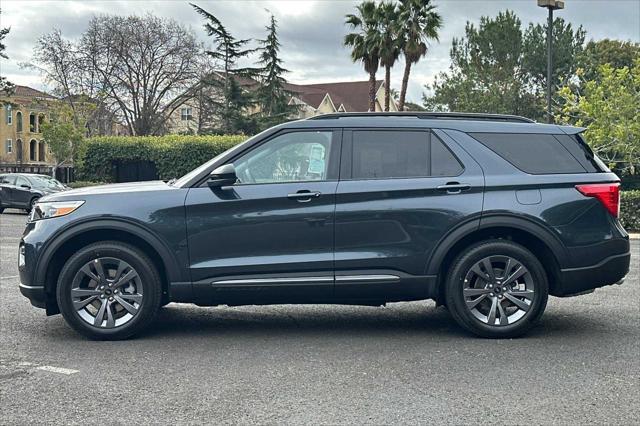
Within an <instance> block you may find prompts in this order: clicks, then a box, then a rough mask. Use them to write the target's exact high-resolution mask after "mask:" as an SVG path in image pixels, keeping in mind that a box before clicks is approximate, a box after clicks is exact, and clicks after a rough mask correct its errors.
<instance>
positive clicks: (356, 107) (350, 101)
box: [287, 80, 382, 112]
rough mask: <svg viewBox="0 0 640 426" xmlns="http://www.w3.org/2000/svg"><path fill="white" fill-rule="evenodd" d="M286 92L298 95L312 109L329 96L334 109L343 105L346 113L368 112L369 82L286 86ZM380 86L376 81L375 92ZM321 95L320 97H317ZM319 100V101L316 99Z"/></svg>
mask: <svg viewBox="0 0 640 426" xmlns="http://www.w3.org/2000/svg"><path fill="white" fill-rule="evenodd" d="M288 86H290V87H287V89H288V90H290V91H292V92H295V93H299V94H300V95H299V97H300V98H301V99H302V100H303V101H304V102H305V103H307V104H309V105H311V106H312V107H314V108H318V106H320V102H322V99H323V98H324V94H326V93H328V94H329V96H331V100H332V101H333V103H334V105H335V107H336V108H338V107H339V106H340V104H342V105H344V107H345V109H346V110H347V111H353V112H364V111H368V110H369V81H368V80H364V81H341V82H337V83H314V84H288ZM380 86H382V80H376V92H377V91H378V90H379V89H380ZM319 93H321V94H322V97H320V98H319V97H318V94H319ZM318 98H319V99H318Z"/></svg>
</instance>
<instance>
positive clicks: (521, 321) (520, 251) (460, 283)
mask: <svg viewBox="0 0 640 426" xmlns="http://www.w3.org/2000/svg"><path fill="white" fill-rule="evenodd" d="M514 277H515V278H514ZM548 297H549V284H548V280H547V274H546V272H545V270H544V267H543V266H542V264H541V263H540V261H539V260H538V258H536V256H535V255H533V253H531V252H530V251H529V250H527V249H526V248H524V247H523V246H521V245H519V244H516V243H514V242H511V241H507V240H490V241H484V242H481V243H478V244H474V245H472V246H470V247H468V248H467V249H465V250H464V251H463V252H462V253H460V255H458V257H457V258H456V259H455V260H454V262H453V263H452V267H451V268H450V269H449V273H448V277H447V280H446V284H445V300H446V304H447V306H448V308H449V312H451V315H452V316H453V318H454V319H455V320H456V322H457V323H458V324H459V325H460V326H462V327H463V328H465V329H466V330H468V331H470V332H472V333H474V334H476V335H478V336H482V337H488V338H510V337H517V336H520V335H522V334H524V333H526V332H527V331H529V330H530V329H531V328H532V327H533V326H534V325H535V324H536V323H537V322H538V320H539V319H540V317H541V316H542V314H543V312H544V310H545V308H546V306H547V299H548Z"/></svg>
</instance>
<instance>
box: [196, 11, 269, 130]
mask: <svg viewBox="0 0 640 426" xmlns="http://www.w3.org/2000/svg"><path fill="white" fill-rule="evenodd" d="M190 4H191V6H192V7H193V8H194V9H195V11H196V12H197V13H198V14H199V15H200V16H202V17H203V18H204V19H205V20H206V23H205V24H204V29H205V31H206V32H207V34H208V35H209V36H210V37H213V41H214V45H215V50H209V51H207V52H206V53H207V55H209V57H211V58H212V59H213V60H214V61H215V62H216V63H220V64H221V65H222V70H221V71H220V72H211V73H209V74H207V75H206V76H205V77H203V78H202V81H201V93H202V95H201V98H202V104H203V109H202V111H201V114H204V115H205V117H204V118H203V121H204V122H205V123H207V125H206V126H202V130H204V132H221V133H239V132H243V133H246V132H247V130H246V129H249V128H252V127H254V124H252V123H253V122H254V121H255V120H253V119H252V118H247V117H246V115H245V113H246V110H247V109H248V108H249V107H251V106H252V105H253V103H254V102H253V100H252V96H251V94H250V93H249V92H248V91H245V90H243V89H242V87H241V86H240V84H239V82H238V79H239V78H242V77H254V76H255V75H256V74H257V70H256V69H254V68H249V67H238V61H239V60H240V59H242V58H244V57H246V56H248V55H250V54H251V53H253V52H255V49H248V48H247V47H246V46H247V44H248V43H249V42H250V41H251V39H241V40H238V39H236V38H235V37H233V35H232V34H231V33H230V32H229V30H228V29H227V28H226V27H225V26H224V25H222V22H220V20H219V19H218V18H216V17H215V16H214V15H212V14H210V13H209V12H207V11H206V10H204V9H202V8H201V7H199V6H197V5H195V4H193V3H190Z"/></svg>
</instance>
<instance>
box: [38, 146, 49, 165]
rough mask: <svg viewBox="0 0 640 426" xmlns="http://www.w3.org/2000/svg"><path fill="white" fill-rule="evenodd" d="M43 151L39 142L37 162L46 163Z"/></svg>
mask: <svg viewBox="0 0 640 426" xmlns="http://www.w3.org/2000/svg"><path fill="white" fill-rule="evenodd" d="M44 152H45V150H44V142H39V143H38V161H46V160H47V158H46V157H45V153H44Z"/></svg>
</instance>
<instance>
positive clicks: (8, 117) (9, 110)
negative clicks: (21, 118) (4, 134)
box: [4, 104, 13, 126]
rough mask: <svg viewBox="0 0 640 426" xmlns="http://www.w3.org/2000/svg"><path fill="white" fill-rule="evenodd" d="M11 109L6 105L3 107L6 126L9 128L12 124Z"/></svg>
mask: <svg viewBox="0 0 640 426" xmlns="http://www.w3.org/2000/svg"><path fill="white" fill-rule="evenodd" d="M12 110H13V108H12V107H11V105H9V104H6V105H5V106H4V111H5V113H6V117H7V125H8V126H10V125H11V124H12V123H13V111H12Z"/></svg>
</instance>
